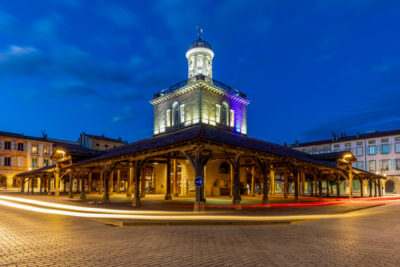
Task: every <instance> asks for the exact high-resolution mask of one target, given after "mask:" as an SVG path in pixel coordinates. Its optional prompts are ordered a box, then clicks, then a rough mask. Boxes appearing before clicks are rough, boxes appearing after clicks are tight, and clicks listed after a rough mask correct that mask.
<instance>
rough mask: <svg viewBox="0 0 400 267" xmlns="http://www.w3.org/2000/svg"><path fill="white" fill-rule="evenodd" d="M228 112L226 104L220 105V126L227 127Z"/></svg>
mask: <svg viewBox="0 0 400 267" xmlns="http://www.w3.org/2000/svg"><path fill="white" fill-rule="evenodd" d="M228 110H229V106H228V104H227V103H226V102H224V103H222V106H221V124H223V125H228Z"/></svg>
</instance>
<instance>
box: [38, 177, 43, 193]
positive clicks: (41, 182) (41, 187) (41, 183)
mask: <svg viewBox="0 0 400 267" xmlns="http://www.w3.org/2000/svg"><path fill="white" fill-rule="evenodd" d="M39 179H40V189H39V193H40V194H42V191H43V181H42V179H43V175H42V176H41V177H40V178H39Z"/></svg>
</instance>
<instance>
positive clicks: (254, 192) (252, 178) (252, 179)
mask: <svg viewBox="0 0 400 267" xmlns="http://www.w3.org/2000/svg"><path fill="white" fill-rule="evenodd" d="M254 176H255V170H254V166H253V167H251V195H252V196H255V195H256V191H255V190H254V189H255V188H254V187H255V177H254Z"/></svg>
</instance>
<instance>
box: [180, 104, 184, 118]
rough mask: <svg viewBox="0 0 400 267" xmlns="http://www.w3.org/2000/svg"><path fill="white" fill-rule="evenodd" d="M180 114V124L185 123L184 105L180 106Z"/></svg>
mask: <svg viewBox="0 0 400 267" xmlns="http://www.w3.org/2000/svg"><path fill="white" fill-rule="evenodd" d="M180 112H181V122H185V105H184V104H182V105H181V107H180Z"/></svg>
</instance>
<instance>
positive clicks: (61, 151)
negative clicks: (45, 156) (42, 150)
mask: <svg viewBox="0 0 400 267" xmlns="http://www.w3.org/2000/svg"><path fill="white" fill-rule="evenodd" d="M56 152H57V153H60V154H63V155H65V151H64V150H61V149H57V151H56Z"/></svg>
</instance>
